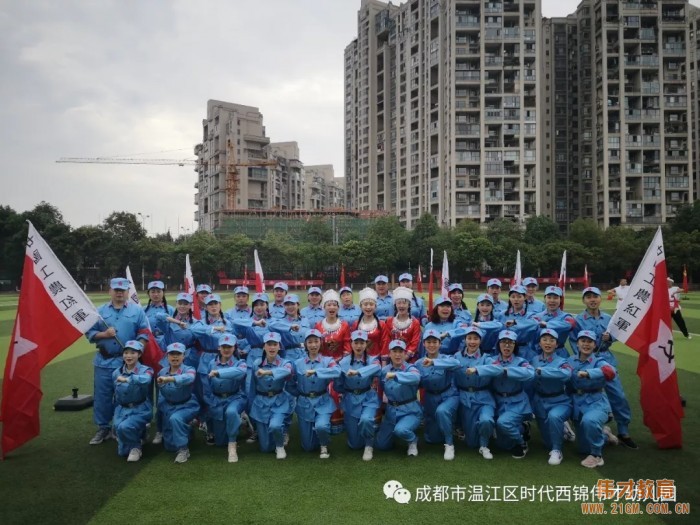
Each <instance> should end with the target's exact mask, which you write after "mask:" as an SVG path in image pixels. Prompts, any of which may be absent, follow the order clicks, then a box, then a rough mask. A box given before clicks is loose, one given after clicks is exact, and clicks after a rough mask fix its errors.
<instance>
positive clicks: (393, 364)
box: [376, 340, 423, 456]
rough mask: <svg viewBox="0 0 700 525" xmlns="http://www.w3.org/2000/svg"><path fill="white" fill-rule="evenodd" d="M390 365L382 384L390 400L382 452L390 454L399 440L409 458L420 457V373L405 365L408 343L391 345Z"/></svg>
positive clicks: (381, 434) (381, 437) (379, 445)
mask: <svg viewBox="0 0 700 525" xmlns="http://www.w3.org/2000/svg"><path fill="white" fill-rule="evenodd" d="M389 359H390V362H389V364H388V365H386V366H385V367H384V368H382V371H381V375H380V382H381V386H382V389H383V391H384V395H385V396H386V398H387V404H386V412H385V413H384V418H383V419H382V423H381V424H380V425H379V430H378V431H377V435H376V446H377V448H378V449H379V450H389V449H391V448H392V447H393V446H394V438H395V437H397V438H399V439H400V440H402V441H405V442H406V443H408V455H409V456H417V455H418V436H416V429H417V428H418V425H420V420H421V416H422V415H423V411H422V409H421V406H420V403H419V401H418V385H419V384H420V371H419V370H418V368H416V366H415V365H411V364H409V363H407V362H406V343H404V342H403V341H400V340H394V341H392V342H390V343H389Z"/></svg>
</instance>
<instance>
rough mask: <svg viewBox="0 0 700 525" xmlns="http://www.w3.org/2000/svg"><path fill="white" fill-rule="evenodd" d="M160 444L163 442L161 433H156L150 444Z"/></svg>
mask: <svg viewBox="0 0 700 525" xmlns="http://www.w3.org/2000/svg"><path fill="white" fill-rule="evenodd" d="M162 442H163V433H162V432H156V435H155V436H153V439H152V440H151V443H153V444H154V445H160V444H161V443H162Z"/></svg>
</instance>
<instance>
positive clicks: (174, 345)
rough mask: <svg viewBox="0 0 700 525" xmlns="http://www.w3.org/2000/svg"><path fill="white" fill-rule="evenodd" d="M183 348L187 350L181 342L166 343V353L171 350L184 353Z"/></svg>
mask: <svg viewBox="0 0 700 525" xmlns="http://www.w3.org/2000/svg"><path fill="white" fill-rule="evenodd" d="M185 350H187V348H185V345H183V344H182V343H171V344H169V345H168V348H167V349H166V353H168V354H169V353H171V352H178V353H180V354H184V353H185Z"/></svg>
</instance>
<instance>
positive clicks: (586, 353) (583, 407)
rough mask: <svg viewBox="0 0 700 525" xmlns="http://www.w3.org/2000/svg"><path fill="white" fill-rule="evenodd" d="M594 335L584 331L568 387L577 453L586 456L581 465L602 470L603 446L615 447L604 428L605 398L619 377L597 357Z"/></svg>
mask: <svg viewBox="0 0 700 525" xmlns="http://www.w3.org/2000/svg"><path fill="white" fill-rule="evenodd" d="M596 339H597V336H596V334H595V332H592V331H589V330H581V331H580V332H579V333H578V339H577V340H576V343H577V345H578V355H574V356H571V357H570V358H569V359H568V362H569V365H571V369H572V375H571V382H570V383H569V387H570V389H571V394H572V400H573V419H574V421H575V422H576V432H577V434H578V440H577V442H578V449H579V452H580V453H581V454H587V456H586V458H585V459H584V460H583V461H581V465H583V466H584V467H587V468H596V467H602V466H603V465H604V464H605V462H604V461H603V446H604V445H605V443H606V440H607V441H608V442H610V443H611V444H616V441H617V440H616V439H614V438H615V436H614V435H612V433H611V432H610V429H609V428H608V427H606V426H605V423H606V422H607V421H608V417H609V414H610V410H611V408H610V403H609V402H608V397H607V396H606V395H605V383H606V382H607V381H610V380H611V379H613V378H614V377H615V375H616V371H615V368H614V367H613V366H612V365H611V364H610V363H608V362H607V361H605V360H604V359H599V358H598V357H597V356H596V355H595V349H596Z"/></svg>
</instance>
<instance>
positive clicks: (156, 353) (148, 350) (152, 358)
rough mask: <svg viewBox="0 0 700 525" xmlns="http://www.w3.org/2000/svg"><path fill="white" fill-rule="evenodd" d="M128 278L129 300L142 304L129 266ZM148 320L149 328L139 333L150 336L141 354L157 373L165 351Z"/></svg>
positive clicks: (143, 360)
mask: <svg viewBox="0 0 700 525" xmlns="http://www.w3.org/2000/svg"><path fill="white" fill-rule="evenodd" d="M126 278H127V280H128V281H129V299H128V300H127V302H129V301H131V302H132V303H134V304H137V305H139V306H141V300H140V299H139V294H138V293H137V292H136V285H134V280H133V279H132V278H131V269H130V268H129V267H128V266H127V267H126ZM195 302H196V301H195ZM146 322H147V323H148V328H147V329H146V330H139V334H146V335H147V336H148V341H147V342H146V344H145V345H144V348H143V354H141V362H142V363H143V364H144V365H146V366H150V367H151V368H152V369H153V372H154V373H156V374H157V373H158V372H160V369H161V368H162V367H161V366H160V360H161V359H162V358H163V355H164V353H165V352H163V349H162V348H161V347H160V345H159V344H158V341H156V338H155V336H154V335H153V330H151V322H150V321H149V320H148V317H146ZM124 342H126V341H124Z"/></svg>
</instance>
